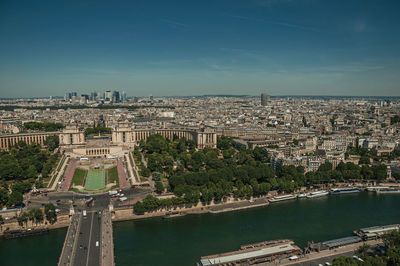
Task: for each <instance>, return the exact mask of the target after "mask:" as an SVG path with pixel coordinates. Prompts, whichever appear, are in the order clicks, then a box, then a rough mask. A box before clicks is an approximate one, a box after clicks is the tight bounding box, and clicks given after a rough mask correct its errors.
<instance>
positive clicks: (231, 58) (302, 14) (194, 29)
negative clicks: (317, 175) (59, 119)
mask: <svg viewBox="0 0 400 266" xmlns="http://www.w3.org/2000/svg"><path fill="white" fill-rule="evenodd" d="M399 5H400V4H399V3H398V2H397V1H385V4H381V3H377V2H375V1H363V3H362V5H360V4H359V2H358V1H335V2H334V3H333V2H331V3H329V2H323V1H317V0H315V1H309V0H302V1H286V0H285V1H283V0H281V1H279V0H254V1H218V2H215V1H205V2H201V3H200V2H198V3H188V2H184V1H173V2H169V4H168V5H166V4H165V3H164V2H161V1H150V2H146V3H131V2H123V3H119V5H112V4H110V3H107V2H106V1H96V5H93V4H91V2H90V1H84V2H81V1H79V2H78V1H77V2H74V1H72V2H71V1H68V2H57V3H53V2H52V1H41V2H39V3H34V4H33V3H29V2H26V3H24V4H23V5H20V4H17V3H15V2H13V1H3V2H2V3H0V7H1V8H0V10H1V11H0V17H1V19H0V34H2V36H3V41H2V42H1V43H0V57H1V58H2V60H1V63H0V91H1V96H2V97H35V96H40V97H43V96H48V95H54V96H56V95H59V96H62V95H63V94H64V92H65V91H81V90H82V89H80V88H91V89H88V90H85V91H89V92H90V91H91V90H95V91H99V90H103V89H104V88H108V87H109V88H116V90H122V89H125V90H126V93H127V94H128V95H131V96H145V95H149V94H152V95H159V96H162V95H164V96H181V95H184V96H194V95H204V94H248V95H259V94H261V93H263V92H267V93H268V94H269V95H321V96H325V95H332V96H339V95H343V96H398V95H399V89H398V84H399V82H400V78H399V76H400V75H399V73H400V66H399V63H398V62H399V54H398V49H397V47H398V46H399V44H400V37H399V35H398V34H397V32H398V30H397V28H398V25H399V24H400V21H399V18H398V16H397V14H396V10H398V7H399Z"/></svg>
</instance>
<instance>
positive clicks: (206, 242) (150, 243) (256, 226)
mask: <svg viewBox="0 0 400 266" xmlns="http://www.w3.org/2000/svg"><path fill="white" fill-rule="evenodd" d="M399 206H400V195H388V194H387V195H376V194H375V193H366V192H363V193H357V194H348V195H334V196H328V197H323V198H316V199H301V200H294V201H288V202H280V203H274V204H271V205H269V206H265V207H259V208H254V209H248V210H241V211H236V212H227V213H220V214H202V215H188V216H184V217H176V218H171V219H166V220H164V219H162V218H149V219H145V220H136V221H125V222H118V223H114V248H115V256H116V265H118V266H121V265H194V263H195V262H197V261H198V260H199V258H200V256H204V255H210V254H215V253H220V252H225V251H231V250H236V249H238V248H239V246H240V245H242V244H248V243H253V242H259V241H264V240H272V239H279V238H290V239H293V240H294V241H295V242H296V243H297V244H298V245H299V246H300V247H303V246H305V245H306V244H307V241H310V240H313V241H324V240H330V239H335V238H339V237H344V236H349V235H351V234H352V231H353V230H355V229H358V228H361V227H367V226H374V225H385V224H392V223H400V208H399ZM65 232H66V230H55V231H52V232H50V233H49V234H46V235H41V236H35V237H28V238H21V239H16V240H1V241H0V258H1V260H2V263H3V262H6V263H5V264H3V265H27V264H26V263H23V262H24V261H25V262H26V260H27V259H28V260H30V261H32V264H29V265H55V263H56V262H57V260H58V256H59V254H60V252H61V248H62V243H63V240H64V235H65ZM21 254H23V256H21ZM39 262H40V263H39Z"/></svg>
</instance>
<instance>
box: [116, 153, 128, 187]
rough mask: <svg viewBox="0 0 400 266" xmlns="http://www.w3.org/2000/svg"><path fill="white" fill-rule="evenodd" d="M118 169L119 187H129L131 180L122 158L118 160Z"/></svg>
mask: <svg viewBox="0 0 400 266" xmlns="http://www.w3.org/2000/svg"><path fill="white" fill-rule="evenodd" d="M117 170H118V180H119V187H120V188H127V187H129V181H128V179H127V176H126V173H125V170H124V165H123V163H122V159H118V160H117Z"/></svg>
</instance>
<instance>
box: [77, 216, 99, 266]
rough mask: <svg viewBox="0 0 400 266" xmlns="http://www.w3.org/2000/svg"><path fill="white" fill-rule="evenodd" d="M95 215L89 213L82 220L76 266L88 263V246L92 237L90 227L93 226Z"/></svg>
mask: <svg viewBox="0 0 400 266" xmlns="http://www.w3.org/2000/svg"><path fill="white" fill-rule="evenodd" d="M93 216H94V213H88V214H87V216H86V218H85V217H82V219H81V228H80V232H79V235H78V242H77V245H76V250H75V257H74V264H73V265H77V266H81V265H82V266H84V265H86V262H87V256H88V245H89V240H90V239H89V237H90V227H91V224H92V220H93Z"/></svg>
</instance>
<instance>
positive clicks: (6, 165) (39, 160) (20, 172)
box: [0, 142, 59, 207]
mask: <svg viewBox="0 0 400 266" xmlns="http://www.w3.org/2000/svg"><path fill="white" fill-rule="evenodd" d="M58 158H59V153H51V152H50V151H48V150H42V149H41V147H40V145H38V144H35V143H32V144H30V145H27V144H26V143H25V142H19V143H17V144H16V145H14V146H12V147H10V150H9V151H3V152H0V205H1V206H4V205H7V206H8V207H10V206H18V205H21V204H22V195H23V194H24V193H26V192H28V191H29V190H31V189H32V186H33V185H35V186H36V188H40V187H42V186H43V183H42V180H43V178H47V177H49V175H50V173H51V171H52V170H53V169H54V167H55V166H56V163H57V161H58ZM38 177H39V178H38ZM10 181H11V185H10V184H9V183H10ZM10 191H11V193H9V192H10Z"/></svg>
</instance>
